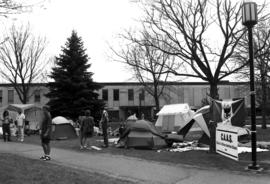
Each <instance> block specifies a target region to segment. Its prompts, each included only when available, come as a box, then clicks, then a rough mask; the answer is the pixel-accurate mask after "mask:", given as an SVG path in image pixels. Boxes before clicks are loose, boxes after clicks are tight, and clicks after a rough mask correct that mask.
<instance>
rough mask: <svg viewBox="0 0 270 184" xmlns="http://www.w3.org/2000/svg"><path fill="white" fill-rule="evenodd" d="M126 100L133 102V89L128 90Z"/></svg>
mask: <svg viewBox="0 0 270 184" xmlns="http://www.w3.org/2000/svg"><path fill="white" fill-rule="evenodd" d="M128 100H129V101H133V100H134V91H133V89H129V90H128Z"/></svg>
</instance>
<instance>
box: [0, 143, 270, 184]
mask: <svg viewBox="0 0 270 184" xmlns="http://www.w3.org/2000/svg"><path fill="white" fill-rule="evenodd" d="M0 152H1V153H4V152H5V153H13V154H18V155H21V156H25V157H28V158H32V159H39V157H40V156H41V155H42V149H41V147H40V146H37V145H31V144H25V143H15V142H11V143H6V142H0ZM51 155H52V158H53V159H52V160H51V161H50V162H51V163H54V164H55V163H56V164H60V165H64V166H68V167H73V168H79V169H83V170H86V171H90V172H98V173H101V174H106V175H109V176H111V177H116V178H122V179H126V180H130V181H134V182H137V183H157V184H158V183H166V184H170V183H174V184H182V183H185V184H198V183H207V184H216V183H219V184H230V183H232V184H235V183H237V184H241V183H243V184H253V183H256V184H265V183H268V182H269V179H270V176H269V177H268V176H265V175H260V174H254V173H250V172H247V174H246V175H244V174H239V173H235V172H233V173H232V172H226V171H218V170H203V169H198V168H193V167H188V166H180V165H169V164H168V165H167V164H164V163H159V162H152V161H145V160H141V159H137V158H131V157H125V156H117V155H110V154H92V153H89V152H83V151H82V152H76V151H70V150H63V149H56V148H52V153H51Z"/></svg>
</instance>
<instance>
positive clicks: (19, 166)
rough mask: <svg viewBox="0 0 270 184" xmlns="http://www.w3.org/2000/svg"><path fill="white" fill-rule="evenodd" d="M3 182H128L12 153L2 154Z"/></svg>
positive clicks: (125, 183)
mask: <svg viewBox="0 0 270 184" xmlns="http://www.w3.org/2000/svg"><path fill="white" fill-rule="evenodd" d="M0 165H1V167H0V178H1V181H0V183H1V184H30V183H34V184H47V183H51V184H53V183H57V184H67V183H69V184H84V183H85V184H86V183H93V184H111V183H114V184H127V183H130V181H124V180H120V179H116V178H111V177H108V176H105V175H101V174H98V173H90V172H86V171H81V170H78V169H72V168H67V167H63V166H59V165H56V164H51V163H47V162H44V161H39V160H33V159H29V158H25V157H20V156H17V155H12V154H4V153H1V154H0Z"/></svg>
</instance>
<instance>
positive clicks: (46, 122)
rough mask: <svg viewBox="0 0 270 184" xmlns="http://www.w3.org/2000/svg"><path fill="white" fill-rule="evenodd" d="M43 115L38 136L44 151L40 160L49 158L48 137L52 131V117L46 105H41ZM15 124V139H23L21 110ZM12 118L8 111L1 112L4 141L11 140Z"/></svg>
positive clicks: (23, 117)
mask: <svg viewBox="0 0 270 184" xmlns="http://www.w3.org/2000/svg"><path fill="white" fill-rule="evenodd" d="M43 112H44V116H43V119H42V122H41V124H40V137H41V145H42V148H43V151H44V156H42V157H41V159H42V160H50V159H51V158H50V150H51V149H50V139H51V131H52V119H51V115H50V112H49V108H48V106H44V107H43ZM15 122H16V125H17V139H18V141H20V142H23V141H24V131H25V122H26V121H25V115H24V113H23V111H22V110H19V112H18V115H17V117H16V120H15ZM13 123H14V122H13V120H12V118H11V117H10V115H9V111H7V110H5V111H4V112H3V119H2V130H3V139H4V141H5V142H6V141H11V129H10V128H11V125H12V124H13Z"/></svg>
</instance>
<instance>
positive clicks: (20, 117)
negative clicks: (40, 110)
mask: <svg viewBox="0 0 270 184" xmlns="http://www.w3.org/2000/svg"><path fill="white" fill-rule="evenodd" d="M16 120H17V125H18V126H23V121H24V120H25V115H24V113H21V114H19V115H18V116H17V118H16Z"/></svg>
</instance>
